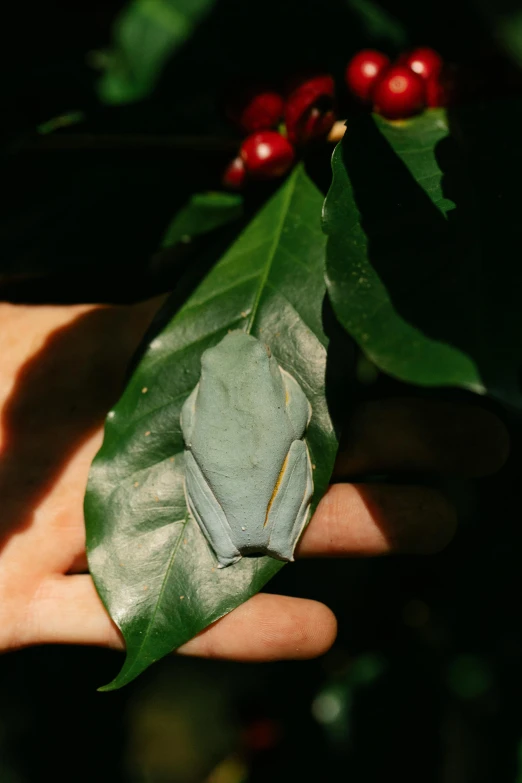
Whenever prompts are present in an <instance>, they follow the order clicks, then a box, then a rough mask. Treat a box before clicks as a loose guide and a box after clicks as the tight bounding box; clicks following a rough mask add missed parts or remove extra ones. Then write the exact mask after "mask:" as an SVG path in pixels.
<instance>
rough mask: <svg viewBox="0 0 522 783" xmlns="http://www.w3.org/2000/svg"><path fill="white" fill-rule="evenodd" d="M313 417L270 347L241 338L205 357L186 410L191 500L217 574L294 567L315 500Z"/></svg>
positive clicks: (237, 334)
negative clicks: (258, 561)
mask: <svg viewBox="0 0 522 783" xmlns="http://www.w3.org/2000/svg"><path fill="white" fill-rule="evenodd" d="M311 416H312V407H311V405H310V403H309V401H308V399H307V397H306V395H305V393H304V392H303V390H302V389H301V386H300V385H299V383H298V381H296V380H295V378H294V377H293V376H292V375H291V374H290V373H289V372H288V371H286V370H285V369H283V368H282V367H281V366H280V365H279V364H278V363H277V361H276V359H275V358H274V356H273V355H272V352H271V350H270V347H269V346H268V345H267V344H265V343H263V342H262V341H261V340H259V339H258V338H257V337H255V336H254V335H251V334H248V333H247V332H243V331H240V330H233V331H230V332H228V333H227V334H226V335H225V336H224V337H223V338H222V339H221V341H220V342H219V343H218V344H217V345H214V346H212V347H210V348H208V349H206V350H205V351H204V352H203V353H202V355H201V375H200V378H199V381H198V383H197V384H196V386H195V388H194V389H193V391H192V392H191V393H190V394H189V396H188V397H187V399H186V401H185V402H184V404H183V406H182V410H181V418H180V424H181V430H182V434H183V438H184V442H185V452H184V459H185V497H186V501H187V506H188V509H189V511H190V513H191V515H192V517H193V518H194V519H195V520H196V522H197V523H198V525H199V527H200V529H201V531H202V533H203V534H204V536H205V538H206V539H207V541H208V544H209V545H210V547H211V549H212V550H213V552H214V554H215V556H216V558H217V561H218V567H219V568H226V567H228V566H231V565H233V564H235V563H237V562H238V561H239V560H241V558H243V557H245V556H250V555H268V556H270V557H273V558H276V559H278V560H283V561H292V560H293V559H294V551H295V547H296V545H297V542H298V540H299V538H300V536H301V534H302V532H303V530H304V528H305V526H306V523H307V521H308V517H309V512H310V502H311V498H312V494H313V474H312V464H311V459H310V452H309V448H308V444H307V442H306V439H305V434H306V431H307V428H308V426H309V424H310V419H311Z"/></svg>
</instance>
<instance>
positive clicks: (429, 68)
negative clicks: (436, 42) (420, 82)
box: [401, 46, 443, 80]
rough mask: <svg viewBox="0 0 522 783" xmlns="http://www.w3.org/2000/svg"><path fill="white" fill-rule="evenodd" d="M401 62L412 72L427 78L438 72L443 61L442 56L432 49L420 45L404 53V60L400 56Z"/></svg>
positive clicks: (434, 75)
mask: <svg viewBox="0 0 522 783" xmlns="http://www.w3.org/2000/svg"><path fill="white" fill-rule="evenodd" d="M402 64H403V65H407V66H408V68H411V70H412V71H413V72H414V73H416V74H418V75H419V76H422V78H423V79H426V80H427V79H431V78H432V77H436V76H438V75H439V74H440V72H441V70H442V64H443V63H442V57H441V56H440V54H438V53H437V52H436V51H435V50H434V49H430V48H429V47H428V46H421V47H419V48H418V49H414V50H413V52H410V53H409V54H407V55H405V57H404V60H403V59H402V58H401V65H402Z"/></svg>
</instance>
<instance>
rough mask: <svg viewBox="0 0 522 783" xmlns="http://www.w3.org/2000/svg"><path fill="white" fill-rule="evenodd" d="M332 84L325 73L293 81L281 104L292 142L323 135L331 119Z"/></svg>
mask: <svg viewBox="0 0 522 783" xmlns="http://www.w3.org/2000/svg"><path fill="white" fill-rule="evenodd" d="M334 97H335V84H334V80H333V78H332V77H331V76H329V75H328V74H320V75H316V76H312V77H308V78H305V79H304V80H303V81H301V82H297V83H294V86H293V89H292V90H291V92H290V94H289V95H288V98H287V101H286V105H285V115H284V118H285V125H286V132H287V134H288V139H289V141H290V142H291V143H292V144H297V145H301V144H307V143H308V142H310V141H314V140H316V139H321V138H324V137H325V136H327V135H328V133H329V131H330V128H331V127H332V125H333V124H334V122H335V119H336V116H335V109H334Z"/></svg>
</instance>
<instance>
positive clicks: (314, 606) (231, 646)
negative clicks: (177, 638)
mask: <svg viewBox="0 0 522 783" xmlns="http://www.w3.org/2000/svg"><path fill="white" fill-rule="evenodd" d="M336 634H337V621H336V619H335V616H334V614H333V613H332V612H331V611H330V609H328V607H327V606H325V605H324V604H321V603H319V602H318V601H310V600H308V599H305V598H289V597H288V596H283V595H268V594H266V593H259V594H258V595H255V596H254V597H253V598H251V599H250V600H249V601H246V603H244V604H242V605H241V606H238V607H237V609H234V611H233V612H231V613H230V614H227V615H226V616H225V617H223V618H221V620H218V621H217V622H216V623H213V624H212V625H210V626H209V627H208V628H205V630H204V631H202V632H201V633H200V634H198V636H196V637H194V639H191V640H190V641H189V642H187V643H186V644H184V645H183V646H182V647H180V648H179V650H178V652H179V653H182V654H183V655H195V656H198V657H202V658H220V659H226V660H233V661H251V662H261V661H279V660H283V659H286V660H298V659H304V658H316V657H317V656H318V655H322V654H323V653H325V652H326V651H327V650H329V649H330V647H331V646H332V644H333V643H334V641H335V637H336Z"/></svg>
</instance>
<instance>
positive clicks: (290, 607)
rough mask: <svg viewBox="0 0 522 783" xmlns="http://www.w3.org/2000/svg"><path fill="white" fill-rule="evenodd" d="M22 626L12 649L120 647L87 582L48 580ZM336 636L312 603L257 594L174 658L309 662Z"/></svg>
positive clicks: (327, 616)
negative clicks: (22, 631)
mask: <svg viewBox="0 0 522 783" xmlns="http://www.w3.org/2000/svg"><path fill="white" fill-rule="evenodd" d="M27 625H28V627H27V629H26V632H25V634H24V636H23V638H21V639H20V640H19V643H18V645H17V646H24V645H29V644H45V643H59V644H90V645H99V646H102V647H112V648H115V649H122V648H123V646H124V643H123V640H122V637H121V634H120V632H119V631H118V629H117V628H116V626H115V625H114V623H113V622H112V621H111V620H110V618H109V616H108V614H107V612H106V611H105V609H104V607H103V605H102V603H101V601H100V599H99V597H98V595H97V593H96V590H95V588H94V584H93V582H92V579H91V578H90V577H89V576H68V577H61V578H56V577H55V578H53V579H51V580H49V581H48V583H47V584H46V585H45V587H44V588H43V589H41V590H40V591H39V594H38V595H37V596H36V598H35V601H34V604H33V607H32V610H31V615H30V619H29V622H28V623H27ZM336 630H337V624H336V620H335V617H334V615H333V614H332V612H331V611H330V610H329V609H328V608H327V607H326V606H324V605H323V604H320V603H318V602H317V601H309V600H305V599H302V598H287V597H285V596H277V595H268V594H260V595H256V596H254V597H253V598H251V599H250V600H249V601H247V602H246V603H244V604H242V605H241V606H239V607H238V608H237V609H235V610H234V611H233V612H231V613H230V614H228V615H226V616H225V617H223V618H222V619H221V620H218V621H217V622H215V623H213V624H212V625H211V626H209V627H208V628H206V629H205V630H204V631H202V632H201V633H200V634H199V635H198V636H196V637H195V638H194V639H191V641H189V642H187V643H186V644H184V645H183V646H182V647H180V649H179V651H178V652H180V653H182V654H183V655H195V656H199V657H203V658H223V659H230V660H237V661H274V660H279V659H285V658H286V659H299V658H313V657H315V656H317V655H321V654H322V653H323V652H326V650H328V649H329V647H331V645H332V644H333V642H334V640H335V635H336Z"/></svg>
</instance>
